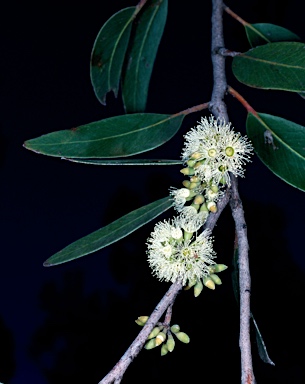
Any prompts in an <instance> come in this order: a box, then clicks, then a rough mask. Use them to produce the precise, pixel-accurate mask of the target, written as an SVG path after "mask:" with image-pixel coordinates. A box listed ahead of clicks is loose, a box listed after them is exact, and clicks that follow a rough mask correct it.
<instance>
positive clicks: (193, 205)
mask: <svg viewBox="0 0 305 384" xmlns="http://www.w3.org/2000/svg"><path fill="white" fill-rule="evenodd" d="M191 207H194V208H195V209H196V211H198V209H199V208H200V205H199V204H194V203H192V204H191Z"/></svg>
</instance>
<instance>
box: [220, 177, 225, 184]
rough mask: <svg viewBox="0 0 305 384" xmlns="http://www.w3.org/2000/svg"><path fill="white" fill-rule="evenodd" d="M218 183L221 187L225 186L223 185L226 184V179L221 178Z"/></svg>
mask: <svg viewBox="0 0 305 384" xmlns="http://www.w3.org/2000/svg"><path fill="white" fill-rule="evenodd" d="M219 183H220V184H222V185H225V184H226V178H225V177H222V178H221V179H220V180H219Z"/></svg>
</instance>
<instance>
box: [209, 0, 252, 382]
mask: <svg viewBox="0 0 305 384" xmlns="http://www.w3.org/2000/svg"><path fill="white" fill-rule="evenodd" d="M224 7H225V6H224V4H223V1H222V0H212V47H211V48H212V49H211V51H212V52H211V55H212V64H213V77H214V85H213V91H212V98H211V102H210V110H211V112H212V113H213V115H214V116H215V117H216V118H220V119H221V120H224V121H226V122H227V123H228V114H227V108H226V105H225V103H224V101H223V98H224V96H225V93H226V90H227V80H226V74H225V56H223V55H221V54H220V52H221V51H222V50H223V48H224V38H223V23H222V13H223V9H224ZM226 11H228V10H227V9H226ZM235 96H236V95H235ZM231 182H232V187H231V191H232V196H231V198H230V205H231V210H232V215H233V218H234V220H235V228H236V234H237V239H238V240H237V241H238V247H239V287H240V288H239V289H240V337H239V346H240V351H241V383H242V384H254V383H255V378H254V374H253V368H252V355H251V342H250V316H251V313H250V286H251V279H250V272H249V261H248V250H249V247H248V240H247V231H246V228H247V226H246V222H245V218H244V212H243V207H242V203H241V200H240V198H239V194H238V189H237V180H236V178H235V177H231Z"/></svg>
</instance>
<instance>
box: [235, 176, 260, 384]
mask: <svg viewBox="0 0 305 384" xmlns="http://www.w3.org/2000/svg"><path fill="white" fill-rule="evenodd" d="M231 183H232V184H231V191H232V194H231V199H230V206H231V210H232V216H233V219H234V221H235V230H236V236H237V247H238V270H239V292H240V293H239V296H240V315H239V316H240V335H239V347H240V351H241V367H242V377H241V382H242V383H247V384H255V382H256V381H255V377H254V373H253V367H252V355H251V340H250V318H251V310H250V296H251V276H250V271H249V258H248V252H249V244H248V238H247V224H246V221H245V216H244V210H243V206H242V202H241V200H240V197H239V193H238V189H237V179H236V178H235V177H234V176H232V177H231Z"/></svg>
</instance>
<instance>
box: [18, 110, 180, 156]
mask: <svg viewBox="0 0 305 384" xmlns="http://www.w3.org/2000/svg"><path fill="white" fill-rule="evenodd" d="M184 116H185V115H184V114H180V115H179V114H176V115H163V114H162V115H161V114H153V113H151V114H149V113H137V114H136V113H135V114H130V115H122V116H115V117H110V118H108V119H104V120H100V121H96V122H93V123H90V124H86V125H82V126H80V127H78V128H72V129H67V130H63V131H56V132H52V133H49V134H46V135H43V136H40V137H38V138H35V139H31V140H28V141H26V142H25V143H24V146H25V148H27V149H29V150H32V151H34V152H37V153H41V154H44V155H48V156H56V157H65V158H111V157H126V156H132V155H135V154H137V153H142V152H146V151H149V150H151V149H154V148H156V147H158V146H160V145H162V144H164V143H165V142H166V141H168V140H169V139H171V138H172V137H173V136H174V135H175V134H176V132H177V131H178V129H179V128H180V125H181V123H182V120H183V118H184Z"/></svg>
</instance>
